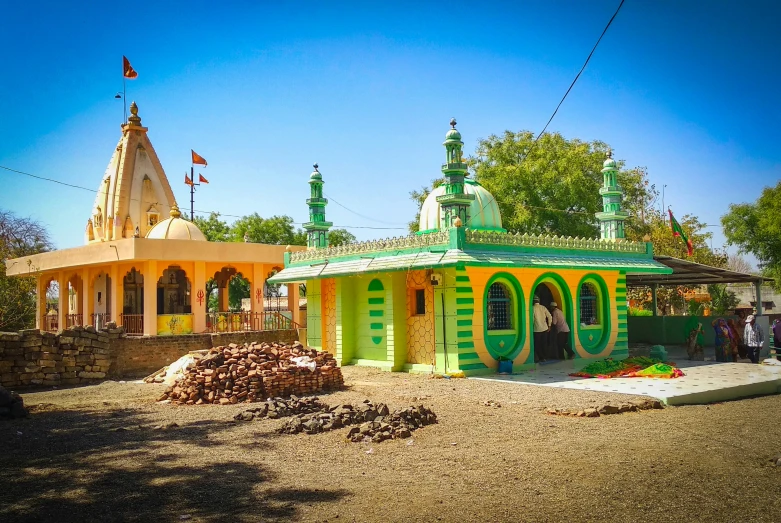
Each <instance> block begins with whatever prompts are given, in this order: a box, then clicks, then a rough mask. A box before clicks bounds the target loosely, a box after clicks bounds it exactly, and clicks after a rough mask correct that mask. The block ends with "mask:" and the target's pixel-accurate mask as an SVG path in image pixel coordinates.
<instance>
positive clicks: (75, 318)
mask: <svg viewBox="0 0 781 523" xmlns="http://www.w3.org/2000/svg"><path fill="white" fill-rule="evenodd" d="M83 326H84V316H82V315H81V314H66V315H65V328H66V329H70V328H71V327H83Z"/></svg>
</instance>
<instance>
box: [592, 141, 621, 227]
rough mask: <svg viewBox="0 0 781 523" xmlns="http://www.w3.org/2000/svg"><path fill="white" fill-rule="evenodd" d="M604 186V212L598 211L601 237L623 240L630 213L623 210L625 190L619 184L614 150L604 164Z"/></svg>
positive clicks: (602, 193) (602, 191)
mask: <svg viewBox="0 0 781 523" xmlns="http://www.w3.org/2000/svg"><path fill="white" fill-rule="evenodd" d="M602 174H603V180H602V187H600V189H599V194H601V195H602V212H598V213H596V216H597V219H598V220H599V231H600V237H601V238H602V239H603V240H623V239H624V238H626V236H625V233H624V221H625V220H626V218H627V217H628V216H629V213H628V212H626V211H622V210H621V201H622V200H623V199H624V191H623V189H621V186H620V185H618V181H617V180H616V177H617V175H618V167H616V161H615V160H614V159H613V152H612V151H608V152H607V160H605V163H604V164H603V166H602Z"/></svg>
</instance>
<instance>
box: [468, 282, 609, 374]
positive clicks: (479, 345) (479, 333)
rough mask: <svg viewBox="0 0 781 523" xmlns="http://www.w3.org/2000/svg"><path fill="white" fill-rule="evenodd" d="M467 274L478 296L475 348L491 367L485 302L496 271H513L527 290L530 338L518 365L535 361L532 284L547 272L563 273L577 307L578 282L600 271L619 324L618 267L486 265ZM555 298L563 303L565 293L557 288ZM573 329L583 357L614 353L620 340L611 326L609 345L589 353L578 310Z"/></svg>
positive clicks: (526, 321) (526, 326)
mask: <svg viewBox="0 0 781 523" xmlns="http://www.w3.org/2000/svg"><path fill="white" fill-rule="evenodd" d="M466 272H467V275H468V276H469V280H470V282H471V284H472V289H473V290H474V297H475V304H474V307H475V313H474V316H473V323H472V334H473V338H474V344H475V352H476V353H477V355H478V356H479V357H480V361H482V362H483V363H484V364H485V365H487V366H488V367H491V368H496V367H497V362H496V360H495V359H494V358H493V357H492V356H491V355H490V354H489V353H488V350H487V349H486V346H485V339H484V329H483V322H484V320H483V305H484V302H485V299H484V298H485V287H486V284H487V283H488V280H490V279H491V277H493V276H494V275H495V274H497V273H506V274H510V275H512V276H513V277H515V278H516V279H517V280H518V283H519V284H520V285H521V289H522V290H523V299H524V301H525V302H526V304H527V317H526V318H524V319H523V321H522V327H523V328H524V329H526V330H527V333H526V334H527V335H526V339H525V341H524V345H523V349H522V350H521V352H520V353H519V354H518V356H517V357H516V358H515V360H514V361H513V364H514V365H522V364H524V363H532V360H531V359H530V358H529V356H530V354H531V341H532V336H531V332H528V329H529V318H528V316H529V314H531V313H530V312H528V309H529V307H528V304H529V303H530V301H531V299H532V295H533V291H534V289H532V285H534V282H535V281H537V279H538V278H539V277H540V276H542V275H544V274H549V273H555V274H558V275H559V276H561V278H562V279H564V281H565V282H566V283H567V288H568V289H569V293H570V295H571V296H572V301H573V303H572V304H567V305H566V306H573V307H575V303H574V302H575V300H577V299H578V298H577V296H578V283H580V281H581V279H582V278H583V277H584V276H586V275H589V274H596V275H598V276H600V277H601V278H602V279H603V280H604V281H605V285H606V286H607V289H608V294H609V295H610V296H609V302H610V310H609V311H608V312H609V314H610V319H611V322H610V323H611V325H613V326H616V325H618V310H617V308H616V307H615V295H616V286H617V282H618V278H619V273H618V272H617V271H593V270H582V269H555V270H550V269H513V268H501V269H497V268H483V267H466ZM553 294H554V299H556V300H557V301H558V303H559V304H561V296H560V295H557V293H556V292H555V291H554V293H553ZM574 310H575V311H576V310H577V308H576V307H575V308H574ZM571 323H572V324H571V325H570V329H571V330H572V332H573V344H574V350H575V352H576V353H577V354H578V356H580V357H581V358H605V357H607V356H609V355H610V352H611V351H612V349H613V345H614V344H615V342H616V338H617V336H618V331H617V329H616V328H615V327H613V328H612V329H611V332H610V334H609V339H608V342H607V345H606V346H605V348H604V349H603V350H602V352H600V353H599V354H589V353H588V352H587V351H586V350H585V349H584V348H583V346H582V345H581V344H580V341H579V340H578V336H577V331H578V329H579V327H580V324H579V322H578V321H577V317H576V314H575V313H573V321H572V322H571Z"/></svg>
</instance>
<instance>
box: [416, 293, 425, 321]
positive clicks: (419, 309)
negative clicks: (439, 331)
mask: <svg viewBox="0 0 781 523" xmlns="http://www.w3.org/2000/svg"><path fill="white" fill-rule="evenodd" d="M415 314H417V315H422V314H426V290H425V289H415Z"/></svg>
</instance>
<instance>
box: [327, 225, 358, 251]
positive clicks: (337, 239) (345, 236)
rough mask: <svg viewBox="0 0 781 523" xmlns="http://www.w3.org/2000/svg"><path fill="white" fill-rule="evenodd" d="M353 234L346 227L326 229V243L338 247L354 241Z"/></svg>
mask: <svg viewBox="0 0 781 523" xmlns="http://www.w3.org/2000/svg"><path fill="white" fill-rule="evenodd" d="M355 241H356V238H355V235H354V234H353V233H351V232H349V231H348V230H347V229H331V230H330V231H328V245H330V246H331V247H339V246H340V245H345V244H347V243H355Z"/></svg>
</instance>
